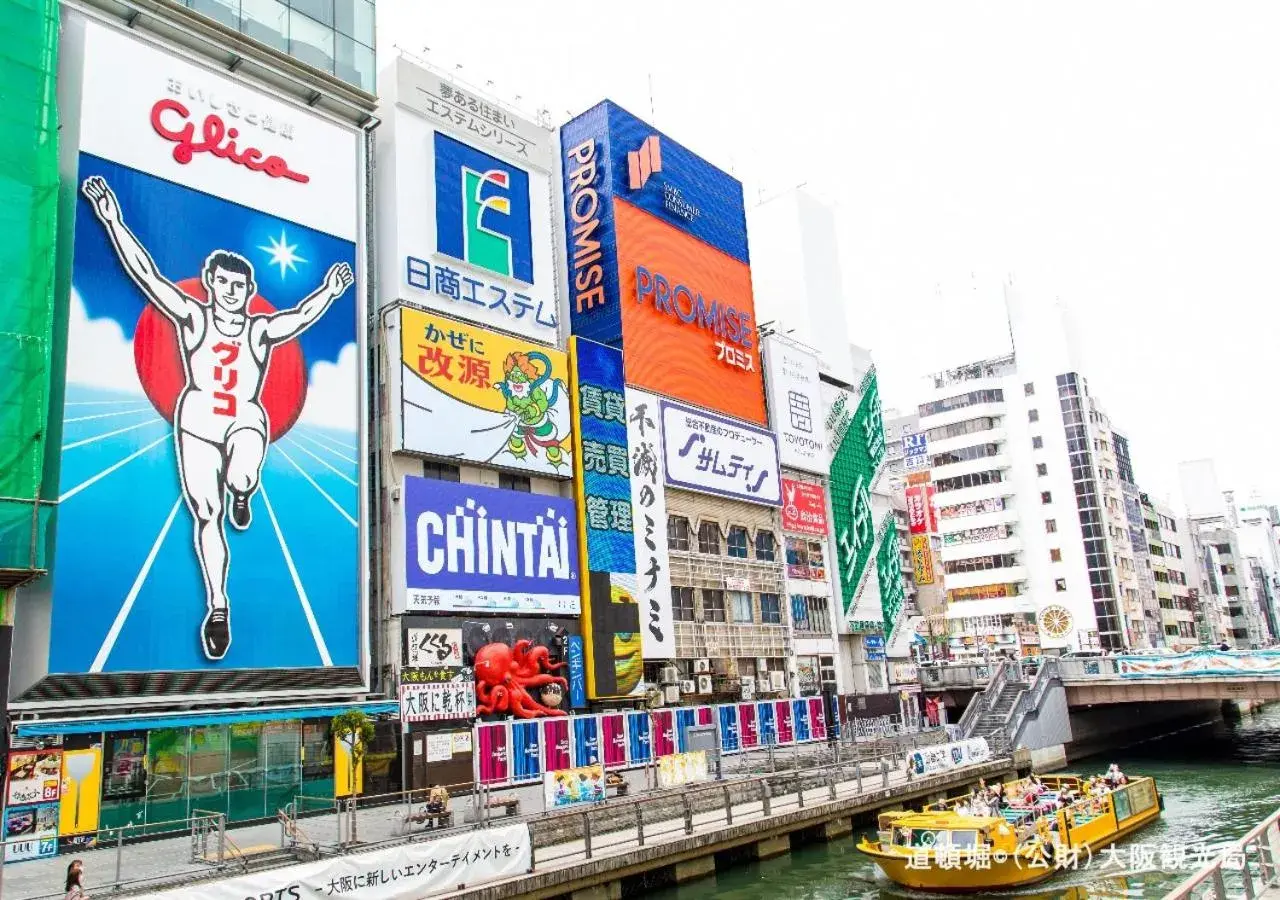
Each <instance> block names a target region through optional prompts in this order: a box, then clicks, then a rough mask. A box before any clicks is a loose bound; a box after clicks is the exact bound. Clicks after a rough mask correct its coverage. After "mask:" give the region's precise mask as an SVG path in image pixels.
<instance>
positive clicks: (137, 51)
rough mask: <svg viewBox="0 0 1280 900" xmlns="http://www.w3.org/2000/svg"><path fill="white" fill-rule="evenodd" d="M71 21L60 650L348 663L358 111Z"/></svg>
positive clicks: (271, 664) (56, 631)
mask: <svg viewBox="0 0 1280 900" xmlns="http://www.w3.org/2000/svg"><path fill="white" fill-rule="evenodd" d="M64 30H65V35H64V36H65V39H66V41H67V44H66V46H67V47H68V48H69V49H70V48H75V49H74V52H68V53H66V54H64V55H63V56H62V59H61V72H60V77H59V83H60V85H62V86H63V87H66V88H67V89H68V90H71V91H73V92H78V93H79V100H78V102H77V103H75V104H74V105H71V106H70V107H68V108H67V109H64V112H65V113H68V118H67V120H66V121H65V122H64V124H66V125H67V126H68V128H67V129H66V130H65V131H64V133H63V137H64V138H65V139H67V140H69V141H71V143H70V145H69V147H68V148H67V149H69V150H70V152H71V153H72V154H73V159H72V165H73V168H72V170H71V172H70V173H68V174H69V176H70V177H69V179H68V183H67V185H66V187H67V188H68V194H67V198H68V199H70V200H72V201H74V202H75V203H76V209H75V215H74V229H75V236H74V237H75V239H74V254H73V259H72V261H71V271H70V277H71V289H70V298H69V312H68V316H69V323H68V326H67V372H66V381H67V387H66V404H65V418H64V420H63V422H62V434H63V435H64V436H65V438H66V440H65V442H64V443H63V444H62V456H61V485H60V488H59V491H58V493H59V495H60V497H61V508H62V509H63V510H65V511H66V515H63V516H59V517H58V523H57V549H58V558H57V563H58V567H59V576H58V579H57V581H56V583H55V584H54V585H53V600H52V622H51V631H52V634H53V635H54V640H53V641H52V645H51V647H50V649H49V660H48V662H49V671H50V672H54V673H112V672H121V673H124V672H128V673H142V672H156V671H208V670H212V669H224V670H225V669H236V670H252V669H267V668H309V667H319V666H335V667H344V668H345V667H355V666H356V665H357V664H358V662H359V655H360V643H361V642H360V628H361V619H362V614H361V610H362V607H363V604H362V603H361V601H360V596H361V584H362V582H361V580H360V578H359V561H360V547H361V541H360V522H359V518H360V505H361V497H362V491H361V478H360V462H359V460H360V459H361V458H362V453H361V450H360V446H361V440H360V431H361V423H362V421H363V416H362V413H361V400H360V382H361V374H360V373H361V371H362V370H363V366H364V364H363V355H362V350H361V348H360V335H361V334H363V328H364V325H363V323H364V320H365V316H364V310H363V304H362V297H363V291H362V289H361V286H360V284H359V283H357V279H358V277H359V275H360V273H358V272H357V271H356V269H355V267H356V263H357V244H356V242H357V240H360V239H362V237H363V229H362V223H361V221H360V213H359V210H360V208H361V205H362V204H363V195H362V194H361V192H360V190H359V172H360V169H361V151H360V146H361V139H360V137H359V132H358V131H356V130H355V129H348V128H345V127H342V126H339V125H336V124H334V123H332V122H330V121H328V120H327V119H325V118H323V117H321V116H319V115H316V114H314V113H312V112H308V111H306V110H303V109H301V108H299V107H297V106H294V105H292V104H290V103H285V102H283V101H281V100H279V99H277V98H276V97H274V96H272V95H271V94H269V93H268V92H265V91H262V90H258V89H255V88H252V87H249V86H248V85H246V84H243V83H241V82H239V81H238V80H236V79H234V78H232V77H230V76H228V75H220V74H218V73H216V72H212V71H210V70H209V69H206V68H203V67H201V66H197V65H194V64H192V63H190V62H187V61H186V60H185V59H183V58H181V57H179V56H177V55H174V54H171V53H169V52H166V51H164V50H161V49H159V48H157V47H156V46H154V45H151V44H148V43H146V42H145V41H142V40H140V39H139V38H138V37H136V36H135V35H133V34H132V33H123V32H120V31H117V30H115V29H111V28H107V27H104V26H101V25H98V24H97V23H94V22H89V21H86V20H84V19H83V18H81V17H79V16H77V15H68V16H64ZM77 142H78V143H77ZM67 221H68V222H71V217H68V218H67ZM68 246H70V243H68ZM265 597H270V598H271V601H270V602H264V600H263V598H265Z"/></svg>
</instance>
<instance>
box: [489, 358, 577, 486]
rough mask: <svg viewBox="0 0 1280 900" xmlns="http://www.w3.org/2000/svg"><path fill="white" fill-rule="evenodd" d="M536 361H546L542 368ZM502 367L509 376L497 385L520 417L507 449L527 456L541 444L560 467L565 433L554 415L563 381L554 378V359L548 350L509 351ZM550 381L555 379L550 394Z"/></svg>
mask: <svg viewBox="0 0 1280 900" xmlns="http://www.w3.org/2000/svg"><path fill="white" fill-rule="evenodd" d="M535 362H540V363H542V365H543V369H542V371H541V372H539V371H538V368H537V366H535V365H534V363H535ZM502 371H503V374H504V375H505V376H506V380H504V381H500V382H498V383H497V384H496V385H494V387H496V388H497V389H498V390H500V391H502V396H503V397H504V398H506V401H507V412H508V413H510V414H511V415H512V416H514V417H515V419H516V429H515V431H514V432H513V433H512V435H511V437H510V438H509V439H508V440H507V451H508V452H509V453H510V454H511V455H512V456H514V457H515V458H516V459H524V458H525V456H527V455H529V454H530V453H532V454H533V455H534V456H537V455H538V448H539V447H542V448H543V449H544V450H545V451H546V454H547V462H549V463H550V464H551V465H552V467H554V468H555V469H559V468H560V466H562V465H563V464H564V453H563V451H562V450H561V449H560V443H561V441H563V440H564V437H565V436H564V435H562V434H561V433H560V427H559V425H558V424H557V423H556V421H555V420H554V419H553V418H552V416H551V412H552V410H553V409H554V408H555V406H556V404H557V401H558V400H559V395H560V390H561V384H560V382H559V381H551V360H550V359H549V358H548V357H547V355H546V354H545V353H508V354H507V358H506V360H505V361H504V362H503V364H502ZM548 381H551V387H550V396H549V397H548V390H547V388H546V384H547V382H548Z"/></svg>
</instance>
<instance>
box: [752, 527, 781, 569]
mask: <svg viewBox="0 0 1280 900" xmlns="http://www.w3.org/2000/svg"><path fill="white" fill-rule="evenodd" d="M777 558H778V541H777V538H775V537H774V536H773V532H772V531H765V530H764V529H763V528H762V529H760V530H759V531H757V532H756V559H758V560H760V562H775V561H776V560H777Z"/></svg>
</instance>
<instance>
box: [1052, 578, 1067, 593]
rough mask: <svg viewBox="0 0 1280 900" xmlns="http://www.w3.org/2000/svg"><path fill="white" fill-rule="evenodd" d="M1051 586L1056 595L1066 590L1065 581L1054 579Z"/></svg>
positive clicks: (1063, 579)
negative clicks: (1056, 592)
mask: <svg viewBox="0 0 1280 900" xmlns="http://www.w3.org/2000/svg"><path fill="white" fill-rule="evenodd" d="M1053 586H1054V589H1055V590H1057V591H1058V593H1062V592H1063V591H1065V590H1066V589H1067V579H1065V578H1055V579H1054V580H1053Z"/></svg>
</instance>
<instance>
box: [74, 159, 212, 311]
mask: <svg viewBox="0 0 1280 900" xmlns="http://www.w3.org/2000/svg"><path fill="white" fill-rule="evenodd" d="M80 190H81V191H83V192H84V195H85V197H87V198H88V199H89V205H90V206H92V207H93V212H94V214H95V215H96V216H97V217H98V221H100V222H101V223H102V224H103V226H105V227H106V229H107V235H108V236H109V237H110V238H111V245H112V246H113V247H115V249H116V256H118V257H120V263H121V265H123V266H124V269H125V271H126V272H128V273H129V277H130V278H132V279H133V283H134V284H136V285H137V286H138V287H139V288H140V289H141V290H142V293H144V294H146V295H147V299H148V300H150V301H151V302H152V303H154V304H155V305H156V306H158V307H160V311H161V312H163V313H164V314H165V315H167V316H168V317H169V318H171V319H173V320H174V321H175V322H177V323H178V324H186V323H188V322H189V321H191V318H192V316H193V315H194V314H195V312H196V302H195V301H194V300H192V299H191V298H190V297H188V296H187V295H186V294H184V293H182V291H180V290H178V289H177V288H176V287H175V286H174V285H173V283H172V282H171V281H169V279H167V278H165V277H164V276H163V275H161V274H160V271H159V270H158V269H157V268H156V264H155V261H154V260H153V259H152V258H151V254H149V253H147V251H146V248H144V247H143V246H142V243H141V242H140V241H139V240H138V239H137V238H136V237H135V236H134V234H133V232H132V231H130V230H129V226H128V225H125V224H124V219H123V218H121V216H120V203H119V202H118V201H117V200H116V195H115V192H113V191H112V190H111V188H110V186H108V184H107V182H106V179H104V178H102V177H101V176H99V175H95V176H93V177H91V178H86V179H85V182H84V184H83V185H81V187H80Z"/></svg>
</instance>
